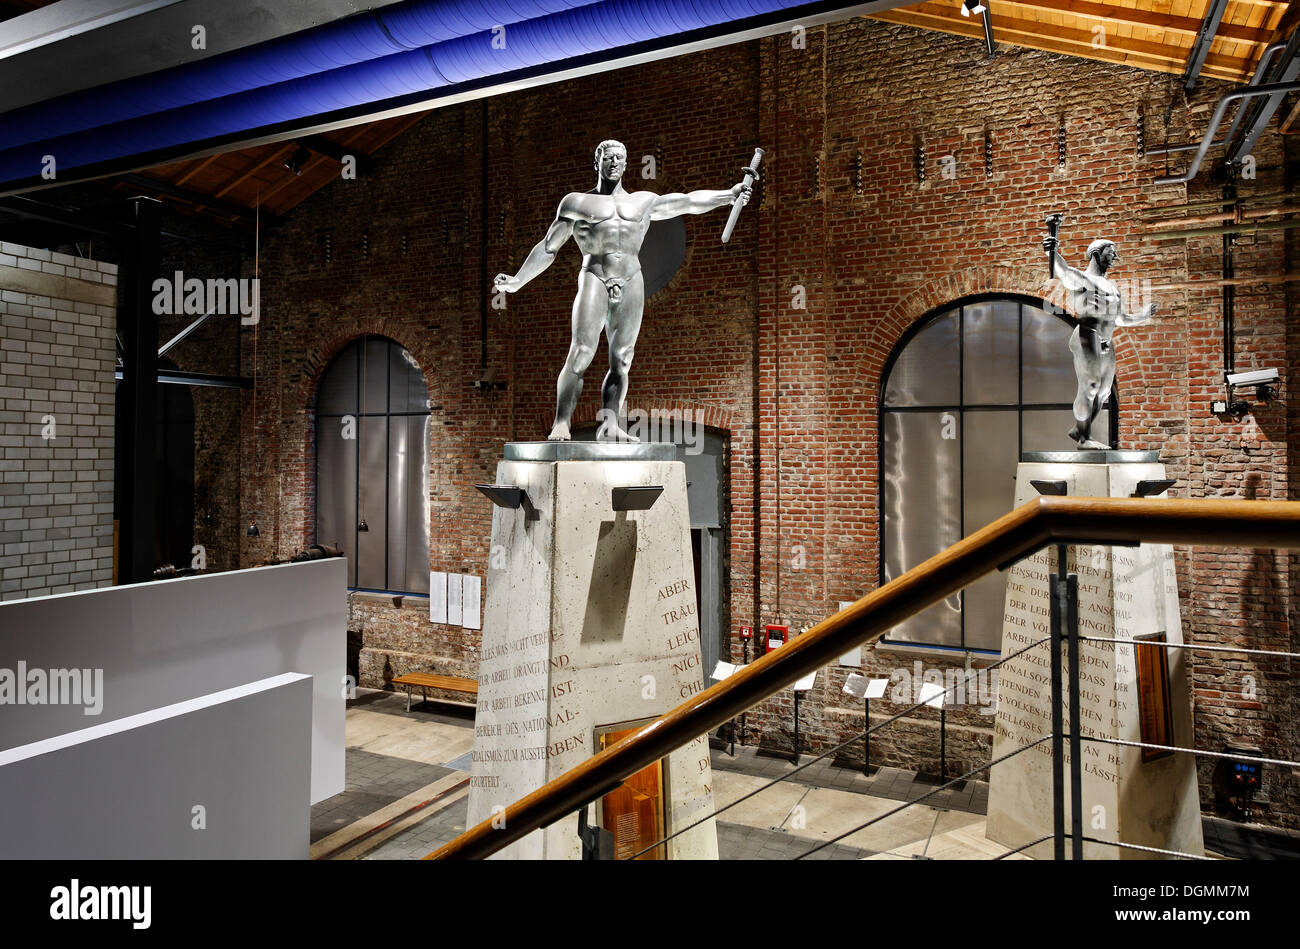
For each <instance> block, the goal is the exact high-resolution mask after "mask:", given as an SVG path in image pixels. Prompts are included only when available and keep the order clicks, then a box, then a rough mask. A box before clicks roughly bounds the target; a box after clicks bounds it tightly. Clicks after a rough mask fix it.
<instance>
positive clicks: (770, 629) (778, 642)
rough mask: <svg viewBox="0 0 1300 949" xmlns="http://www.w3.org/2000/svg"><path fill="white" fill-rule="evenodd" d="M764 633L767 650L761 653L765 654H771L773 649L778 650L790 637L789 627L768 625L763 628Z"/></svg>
mask: <svg viewBox="0 0 1300 949" xmlns="http://www.w3.org/2000/svg"><path fill="white" fill-rule="evenodd" d="M765 633H766V637H765V638H766V639H767V648H766V649H765V650H763V651H764V652H765V653H768V652H771V651H772V650H773V649H780V648H781V647H782V646H784V645H785V641H786V640H787V639H788V638H789V636H790V627H789V626H774V625H772V624H770V623H769V624H768V625H767V626H766V627H765Z"/></svg>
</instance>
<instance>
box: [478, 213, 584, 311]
mask: <svg viewBox="0 0 1300 949" xmlns="http://www.w3.org/2000/svg"><path fill="white" fill-rule="evenodd" d="M572 235H573V221H571V220H569V219H568V218H567V217H565V215H564V204H563V202H561V204H560V209H559V211H557V212H556V215H555V221H554V222H552V224H551V227H550V229H549V230H548V231H547V232H546V236H545V237H543V238H542V239H541V240H540V241H538V242H537V243H536V244H534V245H533V249H532V250H531V251H529V252H528V257H527V258H526V259H525V260H524V264H523V266H522V267H520V268H519V273H517V274H515V275H514V276H513V277H512V276H510V275H509V274H504V273H499V274H497V275H496V279H494V280H493V281H492V283H493V285H494V286H495V287H496V288H497V289H498V290H504V291H506V292H507V293H514V292H515V291H516V290H518V289H520V288H521V287H522V286H524V284H526V283H528V281H530V280H532V279H533V278H534V277H536V276H537V275H538V274H539V273H541V272H542V271H543V270H545V269H546V268H547V267H549V266H551V264H553V263H554V262H555V255H556V254H557V253H559V250H560V248H561V247H563V246H564V242H565V241H567V240H568V239H569V238H570V237H571V236H572Z"/></svg>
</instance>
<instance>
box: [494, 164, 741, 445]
mask: <svg viewBox="0 0 1300 949" xmlns="http://www.w3.org/2000/svg"><path fill="white" fill-rule="evenodd" d="M626 168H627V149H626V148H624V147H623V144H622V142H616V141H614V140H613V139H609V140H606V141H603V142H601V143H600V144H599V145H597V146H596V161H595V169H596V174H597V178H596V187H595V188H594V189H593V190H591V191H587V192H581V193H579V192H574V193H571V194H567V195H565V196H564V200H563V201H561V202H560V208H559V210H558V211H557V212H556V214H555V222H554V223H553V224H551V228H550V230H548V231H547V232H546V236H545V237H544V238H542V240H540V241H538V243H537V245H536V246H535V247H533V249H532V251H531V252H530V253H529V254H528V258H527V259H526V260H525V261H524V264H523V266H522V267H520V268H519V272H518V273H517V274H515V275H514V276H513V277H512V276H510V275H509V274H497V276H496V279H495V280H494V281H493V283H494V284H495V286H496V288H497V289H498V290H504V291H506V292H507V293H514V292H515V291H516V290H518V289H519V288H520V287H522V286H524V284H526V283H528V281H530V280H532V279H533V278H534V277H536V276H537V275H538V274H540V273H541V272H542V271H543V270H545V269H546V268H547V267H549V266H551V264H552V263H553V262H554V261H555V255H556V253H557V252H558V251H559V249H560V248H561V247H563V246H564V242H565V241H567V240H568V239H569V237H570V235H572V237H573V239H574V241H575V242H576V243H577V245H578V249H579V250H581V251H582V270H581V271H579V273H578V295H577V297H575V298H574V301H573V342H572V343H571V344H570V346H569V356H568V358H567V359H566V360H565V361H564V369H563V370H561V372H560V379H559V382H558V383H557V385H556V389H557V398H556V405H555V425H554V426H553V427H552V428H551V434H550V435H549V436H547V437H548V438H549V439H551V440H552V441H567V440H568V439H569V438H570V434H569V422H570V420H571V419H572V418H573V408H574V406H575V405H577V403H578V395H579V394H580V393H581V392H582V374H583V373H584V372H586V370H587V367H588V366H590V365H591V360H592V358H593V357H594V356H595V355H596V347H597V345H599V343H600V330H601V326H602V325H603V326H604V328H605V338H606V339H607V340H608V342H609V372H608V373H606V375H605V382H604V385H603V386H602V387H601V397H602V400H603V404H604V411H603V412H602V413H601V416H602V421H601V424H600V427H599V429H598V430H597V432H596V439H597V441H637V439H636V438H635V437H634V436H633V435H631V434H629V433H628V432H627V431H626V430H625V429H624V428H623V427H622V424H621V422H620V420H621V419H622V418H624V416H625V412H624V403H625V402H626V400H627V373H628V368H629V367H630V366H631V365H632V353H633V349H634V347H635V346H636V338H637V334H638V333H639V332H640V331H641V312H642V308H643V305H644V303H645V282H644V280H643V279H642V276H641V261H640V259H639V258H638V256H637V255H638V254H639V253H640V251H641V242H642V241H643V240H644V239H645V235H646V231H647V230H649V228H650V222H651V221H662V220H664V219H666V218H673V217H678V216H680V215H682V214H703V213H705V212H706V211H711V210H713V209H714V208H719V207H722V206H723V205H726V204H732V203H733V202H737V201H738V202H740V203H741V204H744V203H746V202H748V201H749V192H750V187H751V186H750V184H749V181H748V179H747V180H746V181H743V182H741V183H740V184H738V185H736V186H735V187H734V188H731V189H729V190H727V191H692V192H691V193H690V194H663V195H660V194H655V193H654V192H652V191H632V192H629V191H625V190H624V189H623V182H622V178H623V171H624V170H625V169H626Z"/></svg>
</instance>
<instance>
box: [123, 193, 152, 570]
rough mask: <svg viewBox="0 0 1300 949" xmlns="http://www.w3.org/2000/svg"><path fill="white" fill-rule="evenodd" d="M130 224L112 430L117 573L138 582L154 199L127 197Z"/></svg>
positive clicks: (147, 533) (142, 564)
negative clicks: (117, 477)
mask: <svg viewBox="0 0 1300 949" xmlns="http://www.w3.org/2000/svg"><path fill="white" fill-rule="evenodd" d="M132 205H133V207H132V215H131V216H132V219H133V223H134V228H133V230H132V232H131V233H130V234H129V235H128V236H127V238H126V239H125V241H124V242H123V246H122V266H121V270H120V271H119V274H118V285H119V286H120V287H121V296H120V298H119V299H120V304H119V308H118V319H117V325H118V329H119V331H120V332H121V334H122V340H123V343H124V345H125V353H124V360H123V366H122V383H121V386H120V387H119V389H118V398H119V399H120V400H121V403H122V413H121V417H122V418H123V420H124V422H125V427H124V428H123V429H122V430H121V431H119V432H118V433H117V450H118V451H120V452H121V453H122V458H123V461H124V464H123V465H122V466H121V468H120V469H119V470H120V471H121V472H122V475H121V477H122V479H123V480H122V484H120V485H119V486H118V496H119V498H120V500H121V508H120V510H119V511H118V520H119V526H118V531H119V533H118V578H119V581H120V582H122V583H139V582H142V581H144V580H149V579H151V578H152V577H153V569H154V549H153V547H154V522H155V517H156V512H155V510H154V493H155V488H156V485H155V484H154V480H155V477H154V475H155V468H154V450H155V449H154V442H155V440H156V435H155V429H156V427H157V413H158V317H157V315H156V314H155V313H154V312H153V306H152V301H153V289H152V287H153V282H154V280H155V279H156V278H157V275H158V230H159V219H160V214H159V212H160V210H161V207H162V206H161V205H160V204H159V203H158V202H157V201H155V200H154V199H153V198H135V199H134V200H133V201H132Z"/></svg>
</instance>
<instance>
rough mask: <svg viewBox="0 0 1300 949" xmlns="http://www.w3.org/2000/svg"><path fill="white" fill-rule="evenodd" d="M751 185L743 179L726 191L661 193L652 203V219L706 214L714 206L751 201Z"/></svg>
mask: <svg viewBox="0 0 1300 949" xmlns="http://www.w3.org/2000/svg"><path fill="white" fill-rule="evenodd" d="M750 190H751V185H750V184H749V182H747V181H742V182H741V183H740V184H738V185H736V186H735V187H734V188H730V189H728V190H726V191H692V192H691V193H690V194H680V193H674V194H661V195H659V196H658V197H657V198H655V199H654V202H653V203H652V204H651V205H650V220H652V221H664V220H667V219H668V218H671V217H680V216H681V215H683V214H704V213H706V212H708V211H712V210H713V209H714V208H720V207H722V206H723V205H727V204H731V203H732V202H735V201H739V202H740V203H742V204H744V203H746V202H748V201H749V192H750Z"/></svg>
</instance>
